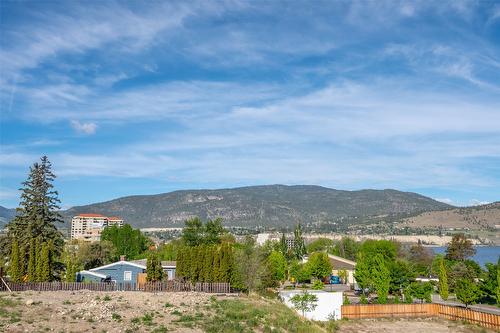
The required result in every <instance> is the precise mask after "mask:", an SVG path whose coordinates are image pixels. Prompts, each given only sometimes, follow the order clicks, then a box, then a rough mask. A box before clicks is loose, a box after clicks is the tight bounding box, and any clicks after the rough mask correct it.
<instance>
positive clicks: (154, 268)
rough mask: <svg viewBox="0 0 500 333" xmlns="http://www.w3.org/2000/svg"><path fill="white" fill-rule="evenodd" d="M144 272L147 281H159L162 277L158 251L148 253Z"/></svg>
mask: <svg viewBox="0 0 500 333" xmlns="http://www.w3.org/2000/svg"><path fill="white" fill-rule="evenodd" d="M146 274H147V276H146V280H147V281H161V279H162V278H163V268H162V267H161V261H160V259H159V258H158V253H156V252H152V253H150V254H149V256H148V258H147V261H146Z"/></svg>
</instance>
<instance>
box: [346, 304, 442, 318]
mask: <svg viewBox="0 0 500 333" xmlns="http://www.w3.org/2000/svg"><path fill="white" fill-rule="evenodd" d="M433 305H434V304H427V303H425V304H366V305H342V318H349V319H355V318H381V317H425V316H432V315H433V312H432V306H433Z"/></svg>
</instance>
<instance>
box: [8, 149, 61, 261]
mask: <svg viewBox="0 0 500 333" xmlns="http://www.w3.org/2000/svg"><path fill="white" fill-rule="evenodd" d="M55 177H56V176H55V175H54V173H53V172H52V165H51V163H50V161H49V160H48V158H47V157H46V156H43V157H42V158H41V159H40V162H37V163H34V164H33V166H31V167H30V172H29V175H28V178H27V180H26V181H24V182H23V183H22V185H23V188H21V189H20V190H21V191H22V193H21V201H20V203H19V207H18V208H17V213H16V217H15V218H14V220H13V221H12V222H10V223H9V224H8V225H7V229H8V236H9V238H10V239H11V240H13V239H16V240H17V241H18V243H19V244H18V246H19V247H23V248H24V249H28V248H29V246H30V242H31V239H32V238H34V237H41V239H42V242H48V241H52V243H53V244H54V250H55V252H56V253H57V254H60V253H61V251H62V247H63V245H64V241H63V237H62V234H61V233H60V232H59V231H58V230H57V227H56V224H57V223H62V222H63V220H62V217H61V215H60V214H59V209H60V207H59V203H60V200H59V199H58V197H57V196H58V193H57V191H55V190H54V186H53V185H52V183H53V181H54V180H55ZM30 252H31V250H30ZM20 259H21V260H22V262H23V267H26V266H29V263H28V260H29V256H25V257H23V258H20Z"/></svg>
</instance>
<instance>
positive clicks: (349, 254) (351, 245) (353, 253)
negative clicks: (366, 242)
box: [333, 237, 361, 261]
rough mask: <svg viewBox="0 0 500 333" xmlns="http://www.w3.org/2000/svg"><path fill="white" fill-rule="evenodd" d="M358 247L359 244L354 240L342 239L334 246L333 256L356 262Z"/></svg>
mask: <svg viewBox="0 0 500 333" xmlns="http://www.w3.org/2000/svg"><path fill="white" fill-rule="evenodd" d="M360 247H361V243H359V242H356V241H355V240H354V239H352V238H350V237H342V239H341V240H340V241H338V242H337V243H336V244H335V247H334V249H333V254H335V255H338V256H340V257H342V258H346V259H349V260H354V261H356V258H357V255H358V252H359V250H360Z"/></svg>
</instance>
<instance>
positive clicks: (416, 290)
mask: <svg viewBox="0 0 500 333" xmlns="http://www.w3.org/2000/svg"><path fill="white" fill-rule="evenodd" d="M408 288H409V289H410V294H411V296H412V297H415V298H417V299H419V300H420V303H423V302H424V300H425V301H427V302H428V303H431V293H432V290H433V289H434V287H433V286H432V284H431V283H430V282H412V283H411V284H410V286H409V287H408Z"/></svg>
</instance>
